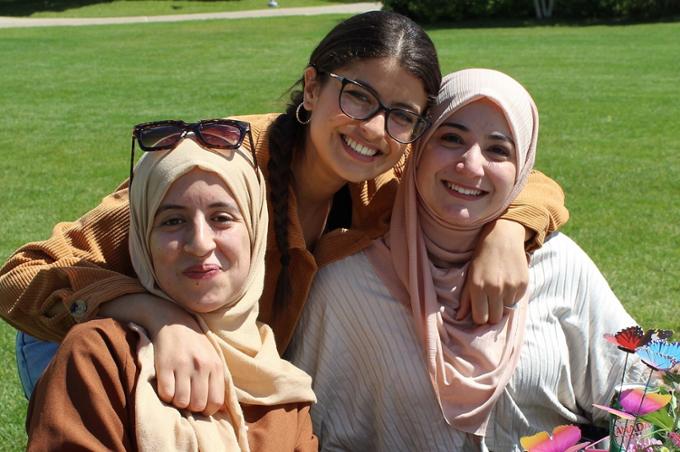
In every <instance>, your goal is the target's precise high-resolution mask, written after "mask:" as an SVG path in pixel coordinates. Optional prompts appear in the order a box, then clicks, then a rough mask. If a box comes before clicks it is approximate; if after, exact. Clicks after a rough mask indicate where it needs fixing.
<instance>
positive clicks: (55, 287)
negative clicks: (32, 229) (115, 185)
mask: <svg viewBox="0 0 680 452" xmlns="http://www.w3.org/2000/svg"><path fill="white" fill-rule="evenodd" d="M128 224H129V211H128V193H127V188H121V189H119V190H118V191H116V192H114V193H112V194H111V195H109V196H107V197H106V198H104V199H103V201H102V202H101V204H100V205H99V206H97V207H96V208H95V209H93V210H91V211H90V212H88V213H87V214H85V215H84V216H83V217H81V218H80V219H78V220H77V221H74V222H65V223H59V224H57V225H56V226H55V227H54V229H53V231H52V236H51V237H50V238H49V239H47V240H44V241H41V242H33V243H29V244H27V245H24V246H23V247H21V248H20V249H19V250H17V251H16V252H15V253H14V254H13V255H12V256H10V258H9V260H8V261H7V262H6V263H5V265H4V266H3V267H2V269H0V315H2V317H3V318H4V319H5V320H6V321H7V322H8V323H10V324H11V325H12V326H14V327H15V328H17V329H20V330H23V331H25V332H27V333H29V334H31V335H33V336H36V337H38V338H40V339H44V340H57V341H58V340H60V339H61V338H63V336H64V335H65V334H66V332H67V331H68V330H69V328H71V327H72V326H73V325H74V324H75V323H76V322H81V321H85V320H89V319H91V318H93V317H94V316H95V315H96V314H97V309H98V307H99V305H100V304H102V303H104V302H106V301H110V300H113V299H115V298H117V297H120V296H122V295H127V294H133V293H141V292H145V290H144V288H143V287H142V286H141V285H140V284H139V282H138V281H137V278H136V277H134V271H133V269H132V264H131V263H130V258H129V253H128V240H127V238H128Z"/></svg>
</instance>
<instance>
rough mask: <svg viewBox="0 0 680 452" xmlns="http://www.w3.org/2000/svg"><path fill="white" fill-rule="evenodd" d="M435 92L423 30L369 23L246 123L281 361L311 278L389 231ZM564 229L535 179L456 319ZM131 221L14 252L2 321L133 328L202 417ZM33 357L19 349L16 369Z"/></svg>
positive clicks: (101, 216)
mask: <svg viewBox="0 0 680 452" xmlns="http://www.w3.org/2000/svg"><path fill="white" fill-rule="evenodd" d="M440 81H441V74H440V69H439V64H438V62H437V56H436V52H435V49H434V46H433V44H432V42H431V40H430V39H429V37H428V36H427V34H426V33H425V32H424V31H423V29H422V28H420V27H419V26H418V25H417V24H415V23H414V22H412V21H411V20H409V19H408V18H406V17H403V16H401V15H398V14H395V13H389V12H371V13H365V14H360V15H357V16H354V17H351V18H349V19H347V20H346V21H344V22H342V23H340V24H339V25H337V26H336V27H335V28H334V29H332V30H331V31H330V32H329V33H328V35H326V37H324V39H323V40H322V41H321V42H320V43H319V45H318V46H317V47H316V48H315V50H314V51H313V52H312V55H311V56H310V59H309V64H308V65H307V67H306V68H305V70H304V71H303V75H302V78H301V79H300V80H299V81H298V86H299V87H300V89H298V90H295V91H294V92H293V93H292V95H291V102H290V103H289V105H288V107H287V109H286V111H285V112H284V113H283V114H271V115H257V116H245V117H242V118H241V119H243V120H244V121H247V122H249V123H250V124H251V129H252V133H253V137H254V141H255V151H256V154H257V156H258V161H259V163H260V165H261V167H262V168H263V171H264V173H265V179H266V180H267V185H268V187H269V192H268V193H269V196H268V205H269V209H270V221H271V224H270V228H269V237H268V241H267V255H266V269H267V272H266V275H265V285H264V290H263V294H262V297H261V300H260V304H261V306H260V320H262V321H263V322H265V323H267V324H269V325H270V326H271V327H272V329H273V330H274V333H275V335H276V341H277V345H278V350H279V352H280V353H284V352H285V350H286V347H287V345H288V343H289V341H290V338H291V336H292V334H293V331H294V328H295V326H296V324H297V322H298V319H299V317H300V315H301V312H302V309H303V307H304V304H305V302H306V300H307V295H308V293H309V290H310V287H311V284H312V281H313V279H314V276H315V274H316V272H317V271H318V269H319V268H321V267H323V266H325V265H327V264H329V263H331V262H334V261H336V260H338V259H341V258H343V257H345V256H348V255H350V254H353V253H356V252H358V251H360V250H361V249H363V248H365V247H366V246H368V245H369V244H370V243H371V242H372V241H373V240H374V239H376V238H378V237H380V236H381V235H382V234H384V232H385V231H386V230H387V227H388V224H389V223H388V219H389V216H390V210H391V206H392V203H393V200H394V196H395V193H396V189H397V186H398V181H399V177H400V175H401V172H402V170H403V165H404V163H405V160H406V156H407V151H408V147H409V143H411V142H414V141H415V140H417V139H418V138H419V137H420V136H421V135H422V133H423V132H424V131H425V130H426V129H427V125H428V120H427V117H428V107H429V106H430V104H431V103H432V101H433V100H434V99H435V97H436V95H437V92H438V91H439V84H440ZM460 190H461V191H462V192H464V191H465V189H464V188H460ZM567 217H568V214H567V212H566V209H565V208H564V206H563V193H562V191H561V189H560V187H559V186H558V185H557V184H555V183H554V182H553V181H551V180H550V179H548V178H546V177H545V176H543V175H541V174H540V173H534V174H533V175H532V176H531V177H530V180H529V184H528V186H527V188H526V189H525V190H524V191H523V192H522V194H521V195H520V197H518V198H517V200H516V202H515V203H514V204H512V205H511V206H510V208H509V209H508V210H507V212H505V213H504V214H503V215H502V216H501V217H500V218H499V220H497V221H496V222H494V223H493V224H490V225H489V226H488V227H487V228H485V230H484V233H483V238H482V240H480V242H479V245H478V246H477V249H476V251H477V257H476V258H475V260H474V261H473V263H472V264H471V269H470V272H469V276H468V279H467V283H466V286H465V288H466V289H465V290H466V292H465V294H464V295H463V300H464V301H463V304H464V306H465V307H464V308H463V309H461V311H460V315H461V316H465V315H466V314H467V313H468V312H469V311H471V312H472V317H473V318H474V319H475V320H476V321H478V322H481V323H485V322H488V321H490V322H497V321H498V320H499V319H500V318H501V314H502V311H503V306H505V305H512V304H513V303H514V302H515V301H516V299H517V297H518V296H519V295H521V293H522V292H523V291H524V288H525V287H526V284H527V271H528V270H527V264H526V259H525V246H526V248H528V249H534V248H536V247H537V246H540V244H541V243H542V241H543V239H544V237H545V235H546V233H548V232H550V231H553V230H555V229H557V228H558V227H559V226H560V225H562V224H563V223H564V222H565V221H566V219H567ZM127 221H128V213H127V189H126V188H125V187H124V186H123V188H122V189H121V190H120V191H117V192H116V193H114V194H112V195H111V196H109V197H107V198H105V199H104V201H103V202H102V204H101V205H100V206H99V207H97V208H96V209H94V210H93V211H91V212H89V213H88V214H86V215H85V216H84V217H82V218H81V219H80V220H79V221H77V222H74V223H61V224H60V225H58V226H57V227H56V228H55V230H54V232H53V236H52V237H51V238H50V239H49V240H47V241H45V242H38V243H33V244H29V245H26V246H25V247H23V248H22V249H20V250H19V251H18V252H17V253H15V254H14V256H12V257H11V258H10V261H9V262H8V263H7V264H6V265H5V267H4V268H3V270H2V275H1V276H0V295H1V298H2V301H3V312H2V315H3V316H4V317H5V319H7V320H8V321H9V322H10V323H11V324H12V325H14V326H16V327H17V328H18V329H20V330H23V331H26V332H28V333H30V334H32V335H35V336H38V337H40V338H42V339H50V340H59V339H60V338H62V337H63V335H64V334H65V333H66V331H67V330H68V329H69V328H70V327H71V326H72V325H73V324H74V323H78V322H82V321H85V320H88V319H91V318H93V317H95V316H97V315H99V316H109V317H113V318H117V319H120V320H124V321H128V320H129V321H135V322H136V323H138V324H141V325H143V326H144V327H145V328H146V330H147V331H148V332H149V335H150V338H151V339H152V341H153V342H154V345H156V367H157V369H158V391H159V395H160V397H161V398H162V399H163V400H165V401H168V402H170V403H173V404H175V405H176V406H178V407H181V408H188V409H190V410H192V411H199V412H204V413H207V414H210V413H212V412H214V411H215V410H216V409H217V408H218V407H219V406H221V403H222V401H223V395H222V394H221V393H220V391H219V390H217V389H216V387H215V385H214V384H213V383H212V382H213V381H220V380H221V379H222V377H221V366H220V362H219V360H217V358H216V357H215V356H214V353H212V352H211V349H210V347H209V344H208V342H207V340H206V339H205V338H204V337H202V335H201V334H200V329H199V328H198V326H197V325H196V324H195V322H194V321H193V320H192V319H191V317H190V316H188V315H187V314H186V313H185V312H184V311H182V310H181V309H159V306H164V305H166V304H167V302H166V301H164V300H160V299H158V298H157V297H154V296H152V295H149V294H148V293H146V290H145V288H144V287H142V286H141V285H140V284H139V282H138V281H137V279H136V278H135V275H134V271H133V268H132V266H131V264H130V261H129V258H128V257H127V253H126V240H127ZM499 262H502V263H503V264H502V265H501V264H499ZM159 313H160V314H159ZM26 338H27V336H25V335H20V339H26ZM29 339H30V338H29ZM33 346H34V345H33V344H30V343H29V344H26V346H25V347H21V349H20V350H18V353H17V354H18V356H19V357H22V356H25V355H26V354H27V353H26V352H27V351H28V350H30V349H31V348H32V347H33ZM28 359H31V357H30V356H29V357H28ZM33 368H39V365H35V366H33ZM29 370H30V369H29ZM31 373H32V374H33V375H29V377H35V374H38V373H39V372H38V371H34V372H31ZM28 390H30V387H29V388H28ZM206 394H207V395H206Z"/></svg>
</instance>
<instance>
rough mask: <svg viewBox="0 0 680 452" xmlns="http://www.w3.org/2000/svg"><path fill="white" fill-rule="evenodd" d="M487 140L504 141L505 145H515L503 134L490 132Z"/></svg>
mask: <svg viewBox="0 0 680 452" xmlns="http://www.w3.org/2000/svg"><path fill="white" fill-rule="evenodd" d="M489 138H492V139H494V140H501V141H505V142H506V143H510V144H511V145H513V146H514V145H515V141H514V140H513V139H512V138H510V137H509V136H507V135H506V134H504V133H500V132H492V133H490V134H489Z"/></svg>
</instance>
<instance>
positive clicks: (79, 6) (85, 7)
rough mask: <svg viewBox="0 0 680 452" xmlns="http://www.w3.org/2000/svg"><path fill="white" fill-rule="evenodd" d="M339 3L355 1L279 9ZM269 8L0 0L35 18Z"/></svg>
mask: <svg viewBox="0 0 680 452" xmlns="http://www.w3.org/2000/svg"><path fill="white" fill-rule="evenodd" d="M367 1H368V0H367ZM338 3H356V1H355V0H282V1H280V2H279V6H280V7H282V8H283V7H285V8H293V7H300V6H324V5H332V4H338ZM267 8H268V6H267V0H214V1H213V0H203V1H201V0H113V1H104V0H0V16H13V17H34V18H36V17H40V18H44V17H59V18H66V17H78V18H80V17H122V16H161V15H169V14H194V13H215V12H223V11H247V10H255V9H267Z"/></svg>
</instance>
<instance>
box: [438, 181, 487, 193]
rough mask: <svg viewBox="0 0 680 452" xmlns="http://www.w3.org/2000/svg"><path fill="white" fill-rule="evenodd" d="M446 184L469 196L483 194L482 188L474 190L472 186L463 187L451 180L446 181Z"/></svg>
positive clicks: (451, 188)
mask: <svg viewBox="0 0 680 452" xmlns="http://www.w3.org/2000/svg"><path fill="white" fill-rule="evenodd" d="M444 183H445V184H446V186H447V187H448V188H449V189H450V190H453V191H456V192H458V193H461V194H463V195H468V196H479V195H481V194H482V191H481V190H473V189H471V188H465V187H461V186H460V185H456V184H453V183H451V182H444Z"/></svg>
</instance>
